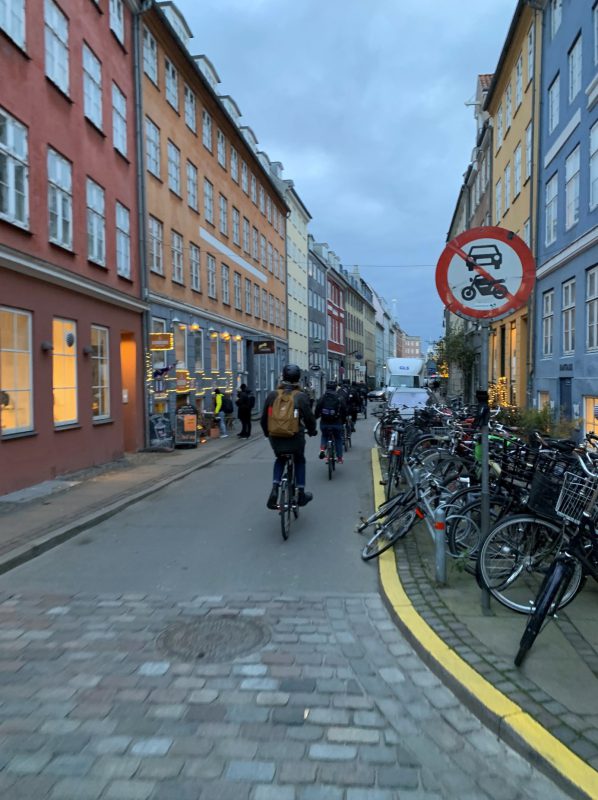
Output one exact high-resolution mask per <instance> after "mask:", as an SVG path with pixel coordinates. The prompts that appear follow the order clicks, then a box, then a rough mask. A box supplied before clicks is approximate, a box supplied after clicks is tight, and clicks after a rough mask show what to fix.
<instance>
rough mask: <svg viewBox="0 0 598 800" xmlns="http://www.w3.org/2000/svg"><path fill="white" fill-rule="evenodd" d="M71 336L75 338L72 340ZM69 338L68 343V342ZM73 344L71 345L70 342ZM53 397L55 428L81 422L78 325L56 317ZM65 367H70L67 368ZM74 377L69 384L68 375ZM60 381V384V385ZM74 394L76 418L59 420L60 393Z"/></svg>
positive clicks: (53, 323) (54, 326)
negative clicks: (78, 378)
mask: <svg viewBox="0 0 598 800" xmlns="http://www.w3.org/2000/svg"><path fill="white" fill-rule="evenodd" d="M69 334H71V335H72V337H74V339H71V337H70V336H69ZM67 337H68V341H67ZM69 341H70V342H71V344H69V343H68V342H69ZM52 345H53V349H52V395H53V404H52V406H53V409H54V427H55V428H62V427H64V426H66V425H74V424H76V423H77V422H78V421H79V387H78V381H77V372H78V369H77V367H78V365H77V323H76V322H75V321H74V320H71V319H61V318H60V317H54V319H53V320H52ZM65 367H68V369H67V368H65ZM69 374H70V376H72V381H71V383H67V382H66V381H67V380H68V375H69ZM58 380H60V382H61V383H60V384H58ZM71 392H72V393H73V394H74V403H73V405H74V408H75V415H74V417H68V418H66V417H65V418H64V419H60V420H59V419H57V417H56V412H57V411H58V410H59V409H60V402H59V399H58V395H59V393H64V394H68V393H71Z"/></svg>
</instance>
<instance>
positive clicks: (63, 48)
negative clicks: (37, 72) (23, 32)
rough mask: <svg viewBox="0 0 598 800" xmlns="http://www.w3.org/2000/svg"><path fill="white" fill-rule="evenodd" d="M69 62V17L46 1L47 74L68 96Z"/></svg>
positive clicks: (51, 1)
mask: <svg viewBox="0 0 598 800" xmlns="http://www.w3.org/2000/svg"><path fill="white" fill-rule="evenodd" d="M50 17H52V18H50ZM69 62H70V56H69V20H68V17H66V15H65V14H64V13H63V12H62V9H61V8H60V7H59V6H58V4H57V3H55V2H54V0H44V69H45V74H46V77H47V78H48V79H49V80H51V81H52V83H53V84H54V85H55V86H57V87H58V88H59V89H60V91H62V92H64V94H66V95H68V93H69V86H70V80H69V67H70V64H69Z"/></svg>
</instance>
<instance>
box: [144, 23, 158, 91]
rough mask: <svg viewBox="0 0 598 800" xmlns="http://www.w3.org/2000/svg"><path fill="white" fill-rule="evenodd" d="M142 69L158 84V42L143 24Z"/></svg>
mask: <svg viewBox="0 0 598 800" xmlns="http://www.w3.org/2000/svg"><path fill="white" fill-rule="evenodd" d="M143 71H144V73H145V74H146V75H147V77H148V78H149V79H150V80H151V81H152V83H154V84H155V85H156V86H157V85H158V44H157V42H156V39H155V37H154V36H153V34H152V33H151V31H150V30H148V28H146V27H145V25H144V26H143Z"/></svg>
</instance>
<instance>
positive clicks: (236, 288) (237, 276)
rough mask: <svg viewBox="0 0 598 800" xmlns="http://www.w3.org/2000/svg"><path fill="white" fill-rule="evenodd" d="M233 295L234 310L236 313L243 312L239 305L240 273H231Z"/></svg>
mask: <svg viewBox="0 0 598 800" xmlns="http://www.w3.org/2000/svg"><path fill="white" fill-rule="evenodd" d="M233 295H234V300H235V308H236V309H237V310H238V311H242V310H243V306H242V305H241V273H240V272H235V273H233Z"/></svg>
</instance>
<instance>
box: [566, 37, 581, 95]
mask: <svg viewBox="0 0 598 800" xmlns="http://www.w3.org/2000/svg"><path fill="white" fill-rule="evenodd" d="M581 46H582V42H581V33H580V34H579V36H578V37H577V39H576V40H575V42H574V43H573V47H572V48H571V49H570V50H569V53H568V55H567V66H568V71H569V102H570V103H572V102H573V101H574V100H575V98H576V97H577V95H578V94H579V92H580V91H581V69H582V61H581V60H582V50H581Z"/></svg>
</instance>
